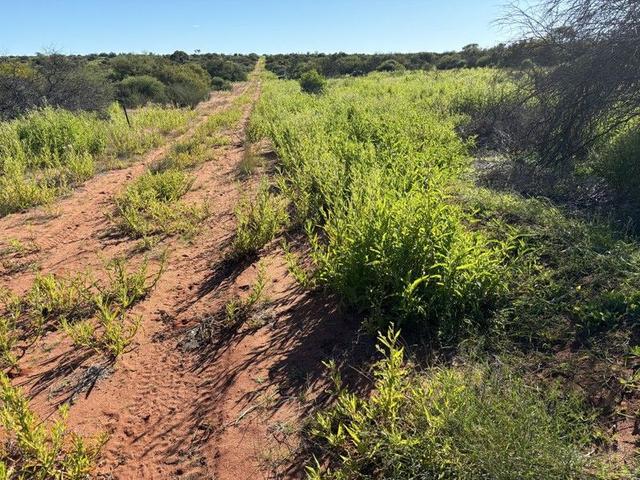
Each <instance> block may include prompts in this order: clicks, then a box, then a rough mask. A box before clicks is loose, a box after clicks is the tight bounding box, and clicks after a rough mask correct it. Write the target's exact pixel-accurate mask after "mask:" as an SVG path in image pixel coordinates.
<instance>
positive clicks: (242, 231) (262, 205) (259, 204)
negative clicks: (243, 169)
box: [233, 180, 287, 257]
mask: <svg viewBox="0 0 640 480" xmlns="http://www.w3.org/2000/svg"><path fill="white" fill-rule="evenodd" d="M286 222H287V212H286V210H285V205H284V203H283V199H282V198H278V197H274V196H273V195H271V193H270V192H269V184H268V183H267V181H266V180H263V181H262V183H261V184H260V188H259V189H258V192H257V194H256V196H255V198H254V199H252V200H248V199H246V198H245V199H244V200H243V201H242V202H241V203H240V204H239V205H238V208H237V209H236V223H237V225H236V237H235V239H234V241H233V254H234V256H236V257H243V256H245V255H251V254H254V253H256V252H257V251H258V250H259V249H260V248H262V247H263V246H265V245H266V244H267V243H268V242H269V241H271V240H273V238H274V237H275V236H276V234H277V233H278V232H279V230H280V229H281V228H282V226H283V225H285V223H286Z"/></svg>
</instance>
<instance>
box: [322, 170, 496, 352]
mask: <svg viewBox="0 0 640 480" xmlns="http://www.w3.org/2000/svg"><path fill="white" fill-rule="evenodd" d="M435 184H436V180H435V179H432V185H431V187H430V188H429V189H427V190H424V189H422V188H413V189H411V190H410V191H408V192H403V193H398V192H394V191H393V190H390V189H388V188H387V180H386V178H385V177H384V176H383V175H377V174H376V172H371V175H370V176H369V178H367V179H366V180H365V181H363V182H362V183H358V184H357V185H355V186H354V189H353V194H352V197H351V199H350V201H349V202H348V203H345V204H344V205H343V206H340V207H336V208H334V209H333V211H332V212H331V214H329V215H328V218H327V222H326V225H325V227H324V233H325V234H326V241H325V242H314V243H315V244H314V253H313V256H314V259H315V261H316V263H317V265H318V268H319V271H318V274H319V279H320V280H321V281H323V282H324V283H326V284H327V285H329V286H330V288H331V289H332V290H334V291H336V292H337V293H338V294H339V295H340V296H341V298H343V299H344V300H345V301H346V302H347V303H349V304H350V305H352V306H355V307H356V308H358V309H359V310H361V311H363V312H365V313H367V314H368V315H370V316H371V317H372V319H373V320H375V321H377V322H378V323H379V322H381V321H382V322H386V321H387V320H388V319H389V318H396V319H397V321H398V322H399V324H402V325H407V326H410V327H411V328H414V329H417V330H418V331H421V332H423V333H424V332H434V333H437V335H438V336H439V337H440V338H441V339H442V340H443V341H447V340H450V339H452V338H454V337H456V336H458V335H461V334H468V333H470V332H472V331H474V330H477V329H478V328H479V327H481V326H482V322H483V320H484V319H486V318H487V317H488V313H489V311H490V309H491V308H492V307H493V306H494V305H495V304H496V303H497V302H498V301H499V298H500V296H501V294H502V293H503V292H504V290H505V288H506V283H505V271H504V268H503V262H504V261H505V258H506V254H507V252H508V250H509V242H508V241H505V242H503V243H497V242H494V243H493V245H492V244H490V242H489V240H488V239H487V238H486V237H484V236H483V235H482V234H480V233H478V232H472V231H470V230H469V229H468V228H467V227H466V226H465V221H466V220H467V219H466V218H465V216H464V215H463V213H462V212H461V210H460V209H459V208H458V207H456V206H455V205H453V204H451V203H449V202H446V201H445V198H446V196H445V195H444V193H443V192H444V189H443V188H442V187H440V188H439V187H437V186H436V185H435Z"/></svg>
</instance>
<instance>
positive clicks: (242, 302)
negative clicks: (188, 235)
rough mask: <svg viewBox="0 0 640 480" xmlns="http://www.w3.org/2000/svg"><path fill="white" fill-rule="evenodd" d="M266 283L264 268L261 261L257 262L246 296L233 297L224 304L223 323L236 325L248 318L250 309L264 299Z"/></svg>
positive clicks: (229, 325) (230, 325)
mask: <svg viewBox="0 0 640 480" xmlns="http://www.w3.org/2000/svg"><path fill="white" fill-rule="evenodd" d="M266 283H267V274H266V268H265V266H264V263H262V262H261V263H259V264H258V274H257V276H256V279H255V281H254V282H253V285H252V286H251V291H250V292H249V295H248V296H247V297H246V298H240V297H237V298H233V299H231V300H229V302H227V304H226V305H225V324H226V326H227V327H234V326H235V327H237V326H238V325H240V324H242V323H244V322H245V321H247V320H248V319H249V317H250V315H251V313H252V311H253V310H254V309H255V308H256V307H257V306H258V304H259V303H261V302H262V301H263V299H264V288H265V286H266Z"/></svg>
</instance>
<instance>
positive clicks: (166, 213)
mask: <svg viewBox="0 0 640 480" xmlns="http://www.w3.org/2000/svg"><path fill="white" fill-rule="evenodd" d="M193 180H194V179H193V177H191V176H189V175H187V174H186V173H184V172H181V171H178V170H166V171H162V172H157V173H153V172H147V173H145V174H144V175H142V176H141V177H139V178H138V179H137V180H135V181H134V182H132V183H131V184H129V185H128V186H127V187H126V188H125V190H124V191H123V192H122V193H121V194H120V195H119V196H118V197H117V198H116V201H115V204H116V221H117V227H118V229H119V230H120V231H122V232H123V233H124V234H126V235H129V236H131V237H133V238H145V237H149V236H152V235H158V234H164V235H173V234H183V235H189V234H193V233H194V232H195V231H196V230H197V228H198V225H199V223H200V222H201V221H202V220H203V219H204V218H205V217H206V216H207V215H208V210H207V208H206V207H204V206H197V205H188V204H185V203H182V202H180V201H179V200H180V198H181V197H182V196H183V195H184V194H185V193H187V192H188V191H189V188H190V187H191V184H192V183H193Z"/></svg>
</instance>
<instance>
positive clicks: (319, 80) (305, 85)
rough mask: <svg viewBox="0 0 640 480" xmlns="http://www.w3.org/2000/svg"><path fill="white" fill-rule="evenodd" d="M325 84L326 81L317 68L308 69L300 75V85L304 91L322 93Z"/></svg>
mask: <svg viewBox="0 0 640 480" xmlns="http://www.w3.org/2000/svg"><path fill="white" fill-rule="evenodd" d="M326 85H327V81H326V80H325V78H324V77H323V76H322V75H320V74H319V73H318V71H317V70H310V71H308V72H306V73H303V74H302V76H301V77H300V87H301V88H302V91H303V92H305V93H314V94H319V93H322V92H323V91H324V89H325V87H326Z"/></svg>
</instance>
